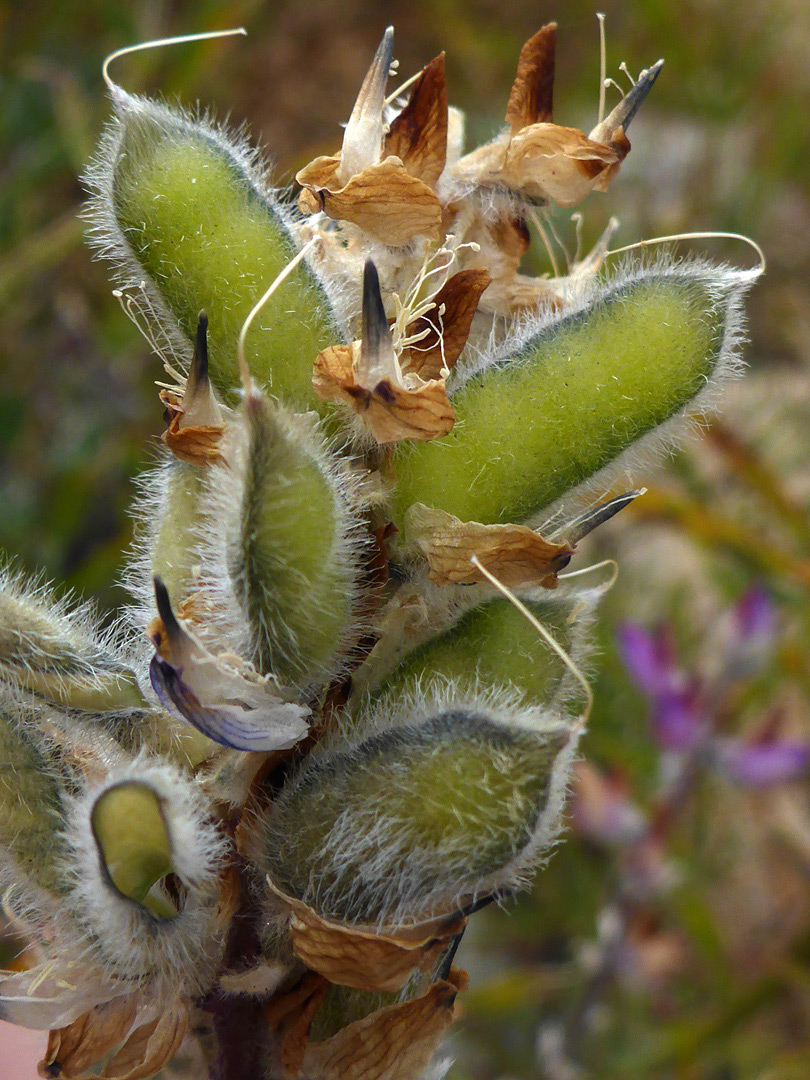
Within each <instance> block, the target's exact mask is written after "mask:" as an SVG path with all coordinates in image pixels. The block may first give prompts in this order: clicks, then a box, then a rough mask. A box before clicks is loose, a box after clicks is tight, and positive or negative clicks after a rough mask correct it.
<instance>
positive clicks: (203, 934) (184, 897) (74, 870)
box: [65, 758, 223, 991]
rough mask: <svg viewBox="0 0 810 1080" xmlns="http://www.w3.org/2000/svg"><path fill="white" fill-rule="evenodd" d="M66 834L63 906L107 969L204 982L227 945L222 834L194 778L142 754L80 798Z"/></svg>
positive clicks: (194, 984) (193, 985)
mask: <svg viewBox="0 0 810 1080" xmlns="http://www.w3.org/2000/svg"><path fill="white" fill-rule="evenodd" d="M66 838H67V843H68V847H69V856H68V859H67V865H68V870H69V874H70V877H71V878H72V881H73V888H72V889H71V892H70V894H69V896H68V897H67V898H66V900H65V906H66V907H67V908H68V910H69V911H70V913H71V914H72V916H73V918H74V919H75V920H77V922H78V923H79V924H80V925H81V926H82V927H83V928H84V931H85V932H86V934H87V935H88V937H89V940H90V941H91V942H92V943H93V946H94V950H95V952H96V954H97V956H98V959H99V962H100V963H101V964H102V966H103V967H104V968H105V970H107V971H108V972H109V974H111V975H115V976H117V977H120V978H125V979H142V978H145V977H150V976H162V975H174V976H175V977H176V978H177V979H178V980H179V985H181V986H185V987H187V988H188V989H194V990H195V991H196V990H198V989H200V988H201V987H203V986H205V985H206V982H207V980H208V979H210V978H211V974H212V966H213V964H214V963H215V962H216V960H217V959H218V958H219V956H220V955H221V951H222V948H223V942H222V940H221V939H220V938H219V937H218V935H219V933H220V930H221V927H220V924H219V921H218V920H219V919H220V918H221V917H222V912H221V911H219V912H218V904H219V900H220V886H219V869H220V864H221V859H222V855H223V840H222V838H221V836H220V835H219V833H218V831H217V829H216V827H215V825H214V823H213V822H212V820H211V819H210V817H209V814H208V807H207V806H206V802H205V799H204V798H203V796H202V794H201V793H200V791H199V789H198V788H197V786H196V785H195V784H194V783H193V782H192V781H191V780H189V779H188V778H186V777H184V776H183V775H182V773H180V772H178V771H177V770H176V769H174V768H172V767H171V766H170V765H167V764H163V763H160V764H153V763H151V762H149V761H147V760H145V759H144V758H136V759H135V760H134V761H133V762H131V763H129V764H127V765H124V766H121V767H117V768H114V769H112V770H111V771H110V773H109V774H108V776H107V777H106V779H105V780H104V781H103V783H101V784H92V783H91V784H89V785H88V788H87V790H86V792H85V793H84V794H83V795H82V796H81V797H79V798H77V799H76V800H74V802H73V805H72V806H71V808H70V814H69V820H68V829H67V832H66ZM168 875H172V880H173V882H174V884H173V887H172V890H171V893H167V891H166V888H165V887H164V884H163V883H164V882H165V880H166V879H167V876H168Z"/></svg>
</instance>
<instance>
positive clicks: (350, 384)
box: [312, 342, 455, 444]
mask: <svg viewBox="0 0 810 1080" xmlns="http://www.w3.org/2000/svg"><path fill="white" fill-rule="evenodd" d="M359 358H360V348H359V342H354V344H353V345H333V346H330V348H328V349H324V350H323V352H321V353H319V355H318V357H317V359H316V361H315V368H314V371H313V373H312V387H313V389H314V390H315V393H316V394H317V395H318V397H319V398H321V400H322V401H342V402H344V403H346V404H348V405H351V406H352V408H353V409H354V411H355V412H356V413H357V415H358V416H359V417H360V419H361V420H362V421H363V423H364V424H365V426H366V427H367V428H368V429H369V431H370V432H371V434H372V435H373V436H374V438H375V439H376V440H377V442H378V443H381V444H384V443H391V442H400V441H401V440H403V439H416V440H418V441H427V440H429V439H436V438H438V437H440V436H442V435H446V434H447V433H448V432H449V431H450V430H451V429H452V427H453V424H454V422H455V416H454V414H453V407H452V405H451V404H450V401H449V399H448V397H447V391H446V389H445V384H444V379H429V380H427V381H423V380H421V379H415V380H414V385H413V386H412V387H411V386H403V385H395V384H394V383H392V382H391V381H390V380H389V379H383V380H381V381H380V382H378V383H377V384H376V386H373V387H369V386H365V385H364V384H363V382H362V379H361V378H360V377H359V376H358V374H357V368H358V361H359Z"/></svg>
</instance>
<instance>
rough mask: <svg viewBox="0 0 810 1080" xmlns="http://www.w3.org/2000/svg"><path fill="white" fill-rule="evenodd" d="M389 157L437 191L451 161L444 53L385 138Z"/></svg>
mask: <svg viewBox="0 0 810 1080" xmlns="http://www.w3.org/2000/svg"><path fill="white" fill-rule="evenodd" d="M385 153H386V155H388V154H393V155H394V156H395V157H398V158H399V159H400V161H401V162H402V164H403V165H404V166H405V168H406V169H407V170H408V172H409V173H410V174H411V176H416V177H418V179H419V180H423V181H424V182H425V183H426V184H428V185H429V186H430V187H434V188H435V186H436V181H437V180H438V179H439V177H440V176H441V174H442V172H443V171H444V166H445V162H446V160H447V83H446V81H445V77H444V53H440V54H439V55H438V56H437V57H436V59H435V60H431V62H430V63H429V64H428V65H427V67H426V68H425V70H424V71H423V72H422V74H421V75H420V76H419V78H418V79H417V81H416V82H415V83H414V86H413V89H412V90H411V96H410V100H409V101H408V104H407V105H406V106H405V108H404V109H403V110H402V112H401V113H400V114H399V116H397V117H396V118H395V119H394V120H393V122H392V124H391V128H390V130H389V132H388V134H387V135H386V137H385Z"/></svg>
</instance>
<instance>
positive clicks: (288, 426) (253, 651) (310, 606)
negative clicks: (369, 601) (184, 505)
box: [203, 389, 360, 688]
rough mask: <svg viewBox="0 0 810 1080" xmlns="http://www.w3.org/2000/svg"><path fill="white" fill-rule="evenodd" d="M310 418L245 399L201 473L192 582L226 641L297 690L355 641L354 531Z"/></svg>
mask: <svg viewBox="0 0 810 1080" xmlns="http://www.w3.org/2000/svg"><path fill="white" fill-rule="evenodd" d="M313 421H314V417H312V416H311V415H310V416H305V417H301V416H294V415H293V414H291V413H288V412H287V411H285V410H284V409H283V408H281V407H280V406H278V405H277V404H275V403H274V402H272V401H271V400H270V399H269V398H267V397H265V396H264V395H263V394H262V393H260V392H259V391H258V390H256V389H253V390H251V391H250V392H249V393H248V394H247V396H246V397H245V400H244V402H243V404H242V406H241V407H240V409H239V411H238V412H237V414H236V416H235V418H234V421H233V423H232V424H230V425H229V427H228V432H227V438H226V441H225V443H224V444H223V455H224V457H225V460H226V462H227V465H225V466H222V467H219V466H217V467H215V468H214V469H212V470H210V471H211V477H212V479H211V482H212V486H213V489H212V496H211V502H210V507H209V511H210V512H209V517H210V522H211V524H210V543H209V545H208V557H207V559H206V561H205V563H204V566H203V574H204V576H206V577H207V578H208V579H209V581H210V583H211V585H210V587H211V589H212V590H213V592H214V594H215V597H216V598H217V600H218V602H219V603H220V605H221V608H222V611H223V622H224V625H225V626H226V627H227V634H228V641H229V643H232V644H231V647H232V648H235V649H236V651H238V652H239V653H240V655H242V656H243V657H245V659H248V660H249V661H250V662H251V663H252V664H253V665H254V666H255V667H256V668H257V670H259V671H260V672H262V673H270V674H272V675H273V676H274V677H275V678H276V679H277V680H279V682H281V683H283V684H285V685H293V686H298V687H301V688H311V687H313V686H316V687H317V686H320V685H323V684H324V683H325V682H328V681H329V679H330V678H332V677H333V676H334V674H335V673H336V671H337V670H338V669H339V667H340V666H341V664H342V663H343V662H344V660H345V658H346V655H347V652H348V651H349V650H350V648H351V645H352V644H353V642H354V641H355V640H356V636H357V634H358V627H357V626H356V625H355V624H356V613H355V610H354V609H355V606H356V602H357V596H358V584H357V582H358V577H359V561H360V560H359V555H360V539H359V537H360V530H359V523H358V518H357V516H356V514H355V513H354V512H353V502H354V493H353V489H352V482H351V479H350V477H349V475H348V472H347V470H346V469H345V468H344V467H343V465H342V463H341V461H340V460H339V459H338V457H337V455H335V454H331V453H330V452H329V447H328V443H327V441H326V440H325V439H324V437H323V436H322V435H321V433H320V432H319V430H318V428H317V426H316V425H315V423H314V422H313Z"/></svg>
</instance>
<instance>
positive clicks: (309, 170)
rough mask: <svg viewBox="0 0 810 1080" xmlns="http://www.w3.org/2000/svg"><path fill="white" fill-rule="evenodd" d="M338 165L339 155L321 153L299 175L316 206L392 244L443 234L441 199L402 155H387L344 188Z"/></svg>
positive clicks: (298, 178)
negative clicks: (412, 171)
mask: <svg viewBox="0 0 810 1080" xmlns="http://www.w3.org/2000/svg"><path fill="white" fill-rule="evenodd" d="M339 165H340V158H339V157H320V158H316V159H315V160H314V161H312V162H310V164H309V165H307V166H305V167H304V168H303V169H301V170H300V172H299V173H298V174H297V175H296V180H297V181H298V183H299V184H301V185H302V186H303V187H304V188H307V189H308V190H309V191H310V192H312V194H313V195H314V196H315V197H316V198H317V200H318V203H317V209H319V210H323V212H324V213H325V214H328V216H329V217H331V218H334V219H335V220H338V221H351V222H353V223H354V224H355V225H358V226H359V227H360V228H361V229H363V230H364V232H367V233H368V234H369V236H372V237H374V239H375V240H380V241H381V242H382V243H383V244H388V245H390V246H391V247H401V246H402V245H403V244H407V243H408V241H409V240H412V239H413V238H414V236H431V237H432V236H438V233H439V229H440V228H441V223H442V208H441V204H440V202H439V200H438V199H437V198H436V196H435V195H434V194H433V192H432V191H431V190H430V188H429V187H428V186H427V184H425V183H423V181H421V180H419V179H417V178H416V177H415V176H411V174H410V173H409V172H408V170H407V169H406V168H405V166H404V165H403V164H402V162H401V161H400V160H399V158H396V157H387V158H385V159H384V160H383V161H381V162H380V163H379V164H377V165H370V166H369V167H368V168H366V169H363V170H362V172H359V173H356V174H355V175H354V176H352V177H351V179H350V180H349V182H348V183H347V184H345V185H344V186H341V187H338V186H335V173H336V171H337V169H338V167H339ZM310 203H311V200H310ZM301 205H302V204H301V200H300V199H299V206H301Z"/></svg>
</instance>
